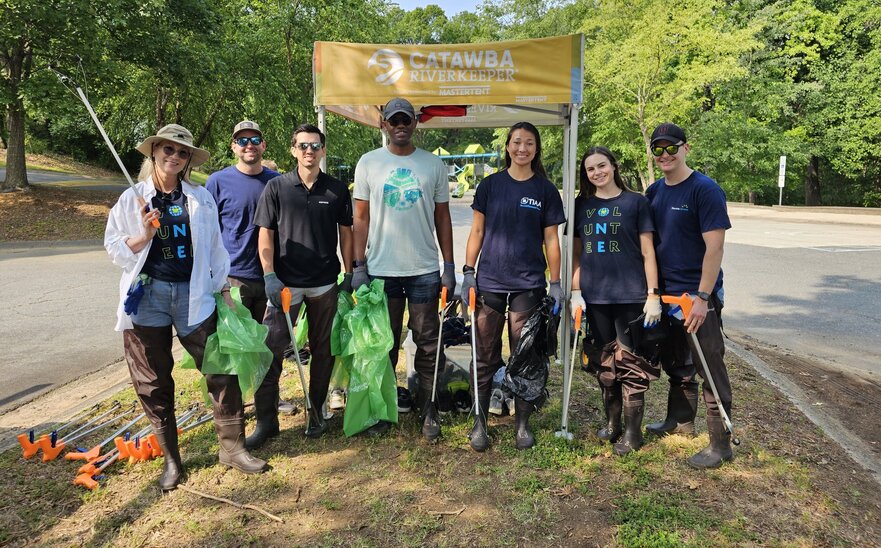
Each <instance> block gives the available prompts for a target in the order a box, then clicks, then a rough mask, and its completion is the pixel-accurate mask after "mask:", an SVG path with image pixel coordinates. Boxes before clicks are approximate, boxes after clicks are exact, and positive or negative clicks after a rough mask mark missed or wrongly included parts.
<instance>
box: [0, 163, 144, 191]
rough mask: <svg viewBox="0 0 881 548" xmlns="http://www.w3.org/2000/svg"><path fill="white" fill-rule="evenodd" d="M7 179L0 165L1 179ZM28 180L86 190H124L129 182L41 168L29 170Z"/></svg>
mask: <svg viewBox="0 0 881 548" xmlns="http://www.w3.org/2000/svg"><path fill="white" fill-rule="evenodd" d="M3 179H6V168H5V167H0V180H3ZM28 182H29V183H30V184H32V185H45V184H48V185H53V186H59V187H63V188H75V189H85V190H107V191H114V192H120V193H121V192H122V191H123V190H125V189H126V188H128V186H127V185H128V183H126V181H125V179H123V178H122V176H120V178H119V180H118V181H115V180H111V179H94V178H92V177H86V176H83V175H76V174H73V173H62V172H57V171H43V170H39V169H29V170H28Z"/></svg>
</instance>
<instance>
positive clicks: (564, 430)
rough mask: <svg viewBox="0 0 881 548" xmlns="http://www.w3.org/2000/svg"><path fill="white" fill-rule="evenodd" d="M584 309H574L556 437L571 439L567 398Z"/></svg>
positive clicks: (569, 396) (570, 388) (569, 393)
mask: <svg viewBox="0 0 881 548" xmlns="http://www.w3.org/2000/svg"><path fill="white" fill-rule="evenodd" d="M583 311H584V309H583V308H581V307H580V306H579V307H578V309H577V310H576V311H575V337H574V339H575V340H574V342H573V343H572V357H571V359H570V363H569V376H568V377H567V382H566V386H564V387H563V418H562V419H561V421H560V430H559V431H557V432H554V435H555V436H557V437H558V438H566V439H567V440H569V441H571V440H572V432H570V431H569V399H570V398H571V396H572V374H573V373H574V372H575V357H576V356H577V354H576V353H575V351H576V350H577V349H578V339H579V337H580V336H581V313H582V312H583Z"/></svg>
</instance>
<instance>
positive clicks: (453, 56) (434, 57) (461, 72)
mask: <svg viewBox="0 0 881 548" xmlns="http://www.w3.org/2000/svg"><path fill="white" fill-rule="evenodd" d="M367 68H368V69H369V70H371V71H372V73H373V74H375V75H376V76H375V80H376V83H377V84H380V85H383V86H390V85H392V84H394V83H396V82H397V81H398V80H400V79H401V78H402V77H403V76H405V75H406V76H407V78H408V79H409V81H411V82H420V83H438V84H446V85H441V86H440V89H441V94H448V95H484V94H488V93H489V85H490V84H492V83H495V82H513V81H514V76H515V75H516V73H517V68H516V66H515V65H514V58H513V56H512V55H511V51H510V50H507V49H503V50H494V49H486V50H476V51H475V50H470V51H454V50H452V51H430V52H419V51H417V52H413V53H411V54H410V55H409V56H408V57H407V58H404V57H401V55H400V54H399V53H397V52H396V51H393V50H391V49H385V48H384V49H379V50H376V52H374V54H373V55H372V56H371V57H370V60H369V61H367Z"/></svg>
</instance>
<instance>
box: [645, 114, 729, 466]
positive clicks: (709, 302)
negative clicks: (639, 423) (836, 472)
mask: <svg viewBox="0 0 881 548" xmlns="http://www.w3.org/2000/svg"><path fill="white" fill-rule="evenodd" d="M690 150H691V147H690V145H689V144H688V142H687V140H686V136H685V132H684V131H683V130H682V128H680V127H679V126H677V125H675V124H671V123H663V124H661V125H659V126H658V127H657V128H655V130H654V132H652V138H651V151H652V154H653V155H654V156H655V163H656V164H657V165H658V168H660V170H661V171H662V172H663V173H664V177H663V178H662V179H660V180H659V181H657V182H656V183H654V184H653V185H652V186H650V187H649V188H648V190H647V191H646V197H647V198H648V199H649V202H651V206H652V215H653V217H654V221H655V247H656V251H657V258H658V269H659V274H660V286H661V290H662V291H663V293H664V294H666V295H676V296H679V295H681V294H683V293H689V294H690V295H691V296H692V309H691V314H690V315H689V316H688V318H685V319H684V321H682V322H677V321H675V320H674V321H673V322H672V323H673V325H672V328H671V332H670V336H669V339H668V344H667V349H666V351H665V352H664V355H663V357H662V364H663V366H664V370H665V371H666V372H667V374H668V375H669V377H670V394H669V397H668V400H667V418H666V419H665V420H664V422H661V423H655V424H650V425H648V427H647V430H648V431H649V432H652V433H655V434H658V435H664V434H669V433H672V432H681V433H694V417H695V414H696V413H697V399H698V394H697V388H698V386H697V382H696V380H695V373H696V372H698V373H700V374H701V376H703V375H704V372H703V368H699V369H698V368H696V365H697V360H698V359H699V358H698V357H697V352H696V348H695V346H694V343H693V342H692V339H693V338H692V337H691V336H690V335H688V334H689V333H694V334H695V335H696V336H697V340H698V342H699V344H700V347H701V349H702V350H703V354H704V356H705V358H706V361H707V367H708V368H709V370H710V374H711V375H712V376H713V380H714V381H715V384H716V388H717V390H718V392H719V399H720V400H721V402H717V401H716V398H715V397H714V396H713V392H712V390H711V389H710V387H709V386H708V383H707V382H704V387H703V392H704V402H705V403H706V405H707V430H708V431H709V435H710V445H709V447H707V448H705V449H704V450H702V451H701V452H699V453H698V454H696V455H694V456H692V457H690V458H689V459H688V464H689V465H690V466H692V467H694V468H717V467H719V466H721V465H722V462H723V461H727V460H731V459H732V458H733V453H732V451H731V441H730V440H731V433H730V432H728V431H727V430H726V428H725V426H724V425H723V421H722V418H721V413H720V410H719V405H722V406H723V407H724V409H725V411H726V412H727V413H728V415H729V416H730V415H731V382H730V381H729V379H728V369H727V368H726V367H725V361H724V354H725V343H724V341H723V340H722V324H721V320H720V314H721V311H722V301H723V292H722V253H723V248H724V245H725V231H726V230H727V229H729V228H731V222H730V221H729V219H728V210H727V207H726V203H725V193H724V192H723V191H722V189H721V188H720V187H719V185H718V184H717V183H716V182H715V181H714V180H712V179H710V178H709V177H707V176H706V175H704V174H703V173H698V172H697V171H694V170H693V169H691V168H690V167H688V165H687V164H686V156H687V155H688V152H689V151H690Z"/></svg>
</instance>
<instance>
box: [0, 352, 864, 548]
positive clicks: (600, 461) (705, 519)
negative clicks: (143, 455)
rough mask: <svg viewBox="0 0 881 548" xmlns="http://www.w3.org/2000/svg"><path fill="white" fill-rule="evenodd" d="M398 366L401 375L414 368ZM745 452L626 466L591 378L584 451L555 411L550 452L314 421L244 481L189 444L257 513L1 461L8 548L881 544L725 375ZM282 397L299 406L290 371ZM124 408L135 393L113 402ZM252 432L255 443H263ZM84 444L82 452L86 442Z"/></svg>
mask: <svg viewBox="0 0 881 548" xmlns="http://www.w3.org/2000/svg"><path fill="white" fill-rule="evenodd" d="M402 362H403V360H402ZM729 364H730V367H731V375H732V380H733V385H734V387H735V390H736V392H735V409H734V417H735V421H736V424H737V426H738V428H739V432H738V434H739V436H740V437H741V438H742V439H743V445H741V446H740V447H738V448H736V449H735V454H736V459H735V461H734V462H733V463H731V464H729V465H726V466H724V467H723V468H721V469H719V470H715V471H706V472H698V471H694V470H691V469H689V468H688V467H687V466H686V465H685V462H684V460H685V458H686V457H688V456H689V455H690V454H692V453H694V452H695V451H697V450H699V449H701V448H702V447H703V446H704V445H705V444H706V442H707V437H706V434H705V431H706V429H705V425H704V424H703V421H702V420H699V431H700V432H701V435H699V436H698V437H697V438H694V439H689V438H685V437H681V436H672V437H669V438H664V439H649V440H648V443H647V445H646V446H645V447H644V448H643V449H642V450H641V451H639V452H638V453H635V454H633V455H631V456H628V457H625V458H618V457H616V456H615V455H614V454H613V453H612V451H611V446H610V445H609V444H607V443H604V442H602V441H600V440H599V439H597V438H596V436H595V435H594V433H593V432H594V430H595V429H596V428H597V427H598V426H599V425H600V424H601V422H602V416H601V413H602V412H601V410H600V398H599V391H598V390H597V389H596V388H595V382H594V381H593V379H592V378H590V377H588V375H586V374H583V373H581V372H577V374H576V382H575V385H574V389H573V401H574V407H573V410H572V414H571V424H572V425H573V427H574V432H575V440H574V441H573V442H571V443H566V442H565V441H563V440H561V439H559V438H556V437H555V436H554V431H555V430H557V429H558V427H559V423H560V411H561V410H560V404H559V394H560V368H559V366H552V368H553V371H552V376H551V383H550V384H551V385H550V389H551V393H552V395H553V398H552V400H551V401H550V402H549V403H548V405H547V406H546V407H545V408H544V410H543V411H542V412H541V413H540V414H538V415H535V416H534V420H533V423H534V429H535V431H536V434H537V440H538V444H537V446H536V447H535V448H533V449H531V450H527V451H518V450H516V449H515V448H514V440H513V437H514V426H513V417H504V418H498V417H494V418H493V419H491V431H492V437H493V445H492V448H491V449H490V450H489V451H488V452H486V453H484V454H477V453H474V452H472V451H471V450H470V449H469V447H468V442H467V433H468V431H469V429H470V426H471V421H470V420H469V419H468V417H466V416H463V415H449V416H447V418H446V419H445V421H444V424H443V435H442V438H441V439H440V441H439V442H438V443H436V444H433V445H432V444H428V443H426V442H425V441H423V440H422V438H421V435H420V423H419V421H418V420H417V419H416V416H415V415H414V414H406V415H402V418H401V419H402V420H401V422H400V424H399V425H398V426H397V427H395V428H393V429H392V431H391V432H390V433H389V435H387V436H385V437H382V438H379V439H369V438H366V437H362V436H356V437H354V438H346V437H345V436H344V435H343V433H342V419H341V417H336V418H334V419H332V420H331V429H330V431H329V433H328V434H327V435H325V436H324V437H323V438H321V439H319V440H310V439H307V438H305V437H304V436H303V433H302V431H303V427H304V417H303V414H302V413H300V414H297V415H295V416H286V415H285V416H282V417H281V425H282V433H281V435H280V436H279V437H277V438H275V439H273V440H272V441H271V442H270V443H268V444H267V445H266V446H264V447H263V448H261V449H260V450H258V451H257V452H256V454H257V455H258V456H260V457H262V458H265V459H268V460H269V462H270V464H271V465H272V467H273V469H272V470H271V471H270V472H268V473H265V474H262V475H258V476H245V475H243V474H240V473H238V472H236V471H234V470H227V469H224V468H223V467H221V466H219V465H218V464H217V457H216V452H217V441H216V438H215V435H214V432H213V428H212V427H211V426H210V425H204V426H202V427H200V428H198V429H197V430H195V431H193V432H191V433H187V434H185V435H184V436H183V438H182V453H183V460H184V465H185V467H186V469H187V471H188V478H187V480H186V485H187V486H189V487H191V488H194V489H198V490H200V491H203V492H206V493H210V494H212V495H214V496H220V497H225V498H228V499H232V500H235V501H237V502H239V503H243V504H253V505H257V506H260V507H261V508H263V509H265V510H266V511H268V512H271V513H273V514H276V515H278V516H280V517H281V518H282V519H283V520H284V523H277V522H275V521H272V520H270V519H268V518H266V517H264V516H262V515H260V514H258V513H256V512H253V511H247V510H241V509H237V508H234V507H232V506H229V505H226V504H221V503H217V502H213V501H210V500H207V499H203V498H201V497H198V496H196V495H193V494H191V493H188V492H184V491H182V490H178V491H175V492H173V493H170V494H168V495H164V496H163V495H161V494H160V492H159V490H158V488H157V487H156V479H157V477H158V474H159V471H160V469H161V461H152V462H148V463H141V464H135V465H123V464H119V465H114V467H113V468H111V469H110V470H108V472H107V474H106V477H105V478H104V479H102V480H101V487H100V489H99V490H97V491H94V492H91V491H86V490H84V489H82V488H81V487H76V486H74V485H72V484H71V483H70V481H71V479H72V478H73V477H74V473H75V470H76V468H77V467H78V465H77V464H74V463H71V462H68V461H64V460H57V461H54V462H50V463H46V464H44V463H42V462H39V460H34V459H32V460H28V461H26V460H24V459H22V457H21V454H20V451H18V450H10V451H8V452H6V453H5V454H3V455H0V465H2V467H3V469H4V470H5V472H6V473H5V474H4V475H3V479H2V480H0V486H2V491H3V492H4V493H5V496H4V503H3V512H2V513H0V544H7V543H8V544H10V545H14V546H23V545H26V544H32V543H34V544H39V545H71V544H76V545H111V546H134V545H138V546H141V545H152V546H156V545H165V546H193V545H195V546H218V545H219V546H242V545H255V546H294V545H322V546H424V545H430V546H466V545H467V546H475V545H476V546H493V547H494V546H502V545H505V546H508V545H524V546H533V545H538V546H561V545H564V546H585V545H604V546H605V545H621V546H740V545H774V546H819V545H822V546H829V545H862V546H870V545H878V544H879V543H881V519H879V518H881V496H879V493H878V489H877V485H876V484H875V483H874V482H873V481H872V480H871V479H870V477H869V476H868V475H867V474H866V473H865V472H863V471H862V470H860V469H859V468H858V467H857V466H856V465H855V464H854V463H853V462H852V461H851V460H850V459H849V458H848V457H847V456H846V455H845V454H844V453H843V451H842V450H841V449H840V448H839V447H838V446H837V445H835V444H834V443H833V442H831V441H830V440H829V439H827V438H826V437H825V436H824V435H823V434H822V433H820V432H818V431H817V430H816V429H815V428H814V427H813V425H812V424H811V423H810V422H808V420H807V419H806V418H805V417H804V416H803V415H801V414H800V413H799V412H798V411H797V410H795V408H794V407H792V406H791V405H790V404H789V402H788V401H787V400H785V398H783V397H782V396H781V395H780V394H779V393H778V392H777V391H776V390H774V389H773V388H771V387H770V386H769V385H768V384H767V383H766V382H765V381H764V380H763V379H762V378H761V377H759V376H758V375H757V374H756V372H755V371H754V370H753V369H751V368H750V367H749V366H748V365H746V364H745V363H743V362H740V361H739V360H738V359H737V358H734V357H732V359H731V361H730V362H729ZM175 376H176V379H177V386H178V390H179V391H181V393H182V395H181V396H180V397H179V400H178V401H179V403H183V402H185V401H187V400H194V399H197V398H198V388H197V384H196V381H197V378H198V377H197V375H196V374H195V373H193V372H191V371H184V370H180V369H177V370H176V373H175ZM282 386H283V388H282V397H283V398H284V399H294V400H298V401H299V399H301V398H302V391H301V390H300V388H299V380H298V377H297V374H296V371H295V368H294V366H293V365H292V364H287V365H286V374H285V376H284V377H283V378H282ZM117 399H119V400H120V401H123V402H128V401H131V400H133V399H134V396H133V393H132V392H131V390H127V391H125V392H123V393H121V394H119V395H118V396H117ZM665 401H666V382H664V381H661V382H657V383H655V385H654V386H653V388H652V390H651V391H650V392H649V398H648V403H649V406H648V409H647V412H646V422H649V421H651V420H656V419H658V418H660V417H662V415H663V404H664V402H665ZM252 426H253V425H252V421H250V420H249V425H248V428H249V430H250V428H251V427H252ZM86 445H88V444H86Z"/></svg>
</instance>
